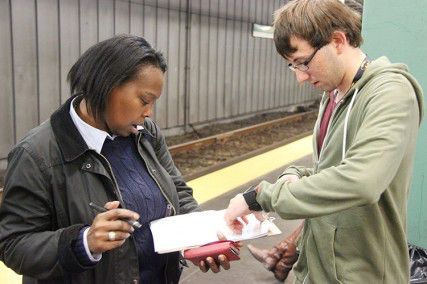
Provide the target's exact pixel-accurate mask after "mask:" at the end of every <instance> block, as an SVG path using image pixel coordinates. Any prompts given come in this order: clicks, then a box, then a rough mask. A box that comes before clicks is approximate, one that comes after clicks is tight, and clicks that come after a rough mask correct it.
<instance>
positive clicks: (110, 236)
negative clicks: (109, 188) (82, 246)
mask: <svg viewBox="0 0 427 284" xmlns="http://www.w3.org/2000/svg"><path fill="white" fill-rule="evenodd" d="M119 205H120V202H119V201H112V202H107V203H105V205H104V208H106V209H107V210H108V211H107V212H103V213H99V214H98V215H96V217H95V219H94V220H93V222H92V225H91V226H90V228H89V231H88V234H87V242H88V246H89V250H90V251H91V253H93V254H99V253H103V252H105V251H109V250H112V249H114V248H117V247H120V246H121V245H123V243H124V242H125V241H126V239H127V238H129V236H130V234H131V233H132V232H133V231H134V228H133V227H132V226H131V225H130V224H129V223H128V222H126V221H124V220H135V221H136V220H138V219H139V215H138V213H136V212H134V211H131V210H128V209H123V208H118V207H119Z"/></svg>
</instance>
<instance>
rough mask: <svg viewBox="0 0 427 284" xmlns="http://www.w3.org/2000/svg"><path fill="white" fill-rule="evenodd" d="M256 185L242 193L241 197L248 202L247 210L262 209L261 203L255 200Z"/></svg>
mask: <svg viewBox="0 0 427 284" xmlns="http://www.w3.org/2000/svg"><path fill="white" fill-rule="evenodd" d="M256 195H257V192H256V186H251V187H250V188H248V189H247V190H246V191H245V192H244V193H243V198H244V199H245V201H246V203H247V204H248V207H249V210H251V211H262V207H261V205H259V203H258V202H257V201H256Z"/></svg>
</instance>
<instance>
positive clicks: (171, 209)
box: [136, 135, 176, 216]
mask: <svg viewBox="0 0 427 284" xmlns="http://www.w3.org/2000/svg"><path fill="white" fill-rule="evenodd" d="M140 139H141V135H139V136H138V139H137V145H136V148H137V149H138V154H139V156H140V157H141V159H142V160H143V161H144V164H145V166H146V167H147V170H148V173H149V174H150V176H151V177H152V178H153V180H154V181H155V182H156V184H157V186H158V187H159V189H160V192H161V193H162V195H163V197H164V198H165V199H166V201H167V202H168V204H167V205H166V208H167V212H168V213H172V212H173V213H174V215H175V214H176V209H175V207H174V206H173V204H172V202H171V201H170V200H169V198H168V197H167V196H166V194H165V192H164V191H163V188H162V187H161V186H160V184H159V182H158V181H157V179H156V178H155V177H154V175H153V174H152V172H151V171H155V170H154V169H152V168H151V167H149V166H148V163H147V161H145V159H144V157H143V155H142V154H141V151H140V150H139V146H138V145H139V142H140ZM153 150H154V148H153ZM154 152H155V151H154ZM171 211H172V212H171ZM171 215H172V214H169V215H168V216H171Z"/></svg>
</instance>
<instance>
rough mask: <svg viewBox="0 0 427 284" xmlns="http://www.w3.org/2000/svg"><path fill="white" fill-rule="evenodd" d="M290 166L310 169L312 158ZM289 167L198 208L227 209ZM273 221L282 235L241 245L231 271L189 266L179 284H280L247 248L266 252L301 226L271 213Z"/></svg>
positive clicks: (264, 176) (273, 179)
mask: <svg viewBox="0 0 427 284" xmlns="http://www.w3.org/2000/svg"><path fill="white" fill-rule="evenodd" d="M292 164H296V165H302V166H307V167H309V166H310V165H311V156H310V155H309V156H305V157H304V158H302V159H298V160H296V161H294V162H292ZM287 166H289V164H286V165H283V166H282V167H280V168H278V169H276V170H274V171H271V172H269V173H267V174H265V175H262V176H260V177H257V178H256V179H254V180H251V181H249V182H247V183H244V184H242V185H240V186H238V187H236V188H235V189H233V190H230V191H228V192H226V193H224V194H222V195H220V196H218V197H216V198H213V199H211V200H209V201H207V202H205V203H203V204H201V207H202V209H204V210H212V209H213V210H221V209H224V208H226V207H227V205H228V202H229V200H230V199H231V198H233V197H234V196H235V195H236V194H237V193H240V192H243V191H244V190H245V189H246V188H247V187H248V186H250V185H251V184H257V183H258V182H260V181H261V180H266V181H270V182H274V181H275V180H276V178H277V177H278V176H279V175H280V173H281V172H283V170H284V169H285V168H286V167H287ZM269 215H270V216H272V217H275V220H274V223H275V224H276V225H277V227H278V228H279V229H280V230H281V231H282V234H279V235H275V236H271V237H263V238H259V239H255V240H250V241H245V242H243V247H242V248H241V250H240V260H238V261H233V262H231V268H230V269H229V270H221V271H220V272H219V273H216V274H215V273H212V272H211V271H209V272H207V273H203V272H201V271H200V270H199V268H198V267H196V266H194V265H193V264H192V263H189V267H188V268H186V269H184V272H183V274H182V276H181V281H180V283H182V284H196V283H197V284H199V283H200V284H214V283H215V284H216V283H233V284H240V283H242V284H243V283H260V284H263V283H265V284H267V283H269V284H274V283H283V282H279V281H278V280H276V279H275V278H274V276H273V273H272V272H270V271H267V270H266V269H265V268H264V267H263V266H262V265H261V264H260V263H259V262H258V261H256V260H255V259H254V258H253V257H252V256H251V254H250V253H249V250H248V249H247V247H246V245H247V244H249V243H250V244H253V245H255V246H257V247H259V248H266V249H269V248H271V247H272V246H273V245H275V244H277V243H278V242H280V241H281V240H282V239H284V238H285V237H286V236H288V235H289V234H290V233H292V232H293V230H295V229H296V228H297V227H298V225H299V224H300V223H301V220H283V219H281V218H280V217H279V216H278V215H277V214H275V213H273V214H272V213H270V214H269ZM293 282H294V276H293V274H292V272H291V273H290V274H289V276H288V279H287V280H286V281H285V282H284V283H286V284H289V283H293Z"/></svg>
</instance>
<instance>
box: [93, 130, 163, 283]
mask: <svg viewBox="0 0 427 284" xmlns="http://www.w3.org/2000/svg"><path fill="white" fill-rule="evenodd" d="M137 151H138V150H137V148H136V145H135V142H134V138H133V137H131V136H129V137H120V136H119V137H116V138H115V139H114V141H112V140H110V139H108V138H107V139H106V140H105V142H104V146H103V148H102V151H101V153H102V154H103V155H104V156H105V157H106V158H107V159H108V161H109V162H110V164H111V166H112V169H113V173H114V176H115V177H116V180H117V183H118V186H119V189H120V192H121V194H122V197H123V201H124V203H125V207H126V208H127V209H129V210H132V211H135V212H137V213H138V214H139V215H140V219H139V222H140V223H141V224H142V225H143V226H142V227H141V228H139V229H135V232H134V233H133V237H134V239H135V243H136V247H137V250H138V258H139V271H140V276H141V279H140V280H141V283H163V282H164V281H165V279H164V269H165V264H166V257H167V256H166V255H165V254H157V253H156V252H154V243H153V237H152V234H151V230H150V226H149V223H150V222H151V221H153V220H157V219H160V218H163V217H165V215H166V208H167V202H166V199H165V197H164V196H163V194H162V193H161V191H160V189H159V187H158V185H157V183H156V182H155V181H154V180H153V178H152V177H151V176H150V174H149V173H148V171H147V167H146V165H145V163H144V161H143V160H142V159H141V158H140V156H139V155H138V152H137Z"/></svg>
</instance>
